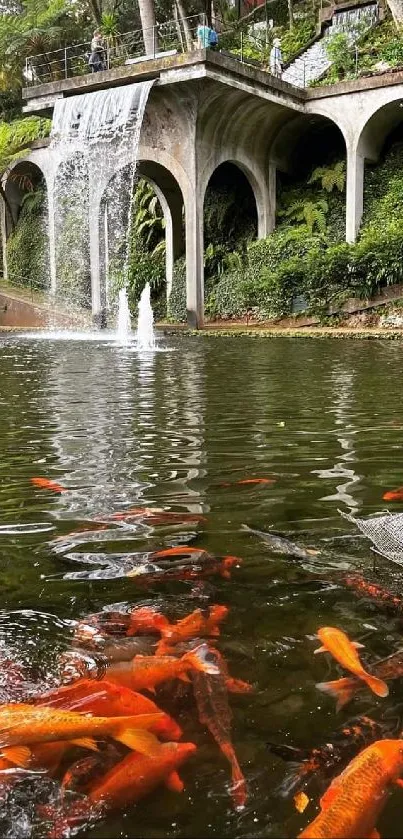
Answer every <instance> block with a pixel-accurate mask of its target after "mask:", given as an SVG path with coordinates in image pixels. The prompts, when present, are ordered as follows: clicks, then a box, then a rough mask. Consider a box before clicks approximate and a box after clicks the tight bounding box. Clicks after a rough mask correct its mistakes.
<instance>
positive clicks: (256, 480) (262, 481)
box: [219, 478, 276, 487]
mask: <svg viewBox="0 0 403 839" xmlns="http://www.w3.org/2000/svg"><path fill="white" fill-rule="evenodd" d="M275 483H276V479H275V478H244V479H243V480H242V481H233V482H228V483H227V482H224V483H221V484H219V486H220V487H231V486H253V485H259V484H275Z"/></svg>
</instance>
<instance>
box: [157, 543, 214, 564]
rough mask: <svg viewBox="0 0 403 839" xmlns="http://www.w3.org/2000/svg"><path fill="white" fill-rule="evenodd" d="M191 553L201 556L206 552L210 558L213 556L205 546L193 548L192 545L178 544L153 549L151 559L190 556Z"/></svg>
mask: <svg viewBox="0 0 403 839" xmlns="http://www.w3.org/2000/svg"><path fill="white" fill-rule="evenodd" d="M191 554H200V556H202V555H203V554H205V555H206V556H208V557H209V558H210V557H211V554H209V553H208V551H206V550H204V548H192V547H191V546H190V545H176V546H175V547H174V548H164V550H161V551H153V553H152V554H151V555H150V559H152V560H154V559H165V558H166V557H170V556H190V555H191ZM211 558H212V557H211Z"/></svg>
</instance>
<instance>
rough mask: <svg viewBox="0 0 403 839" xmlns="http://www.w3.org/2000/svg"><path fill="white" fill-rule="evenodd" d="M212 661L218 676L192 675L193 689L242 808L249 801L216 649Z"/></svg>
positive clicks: (237, 803) (236, 802) (238, 804)
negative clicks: (234, 742) (227, 766)
mask: <svg viewBox="0 0 403 839" xmlns="http://www.w3.org/2000/svg"><path fill="white" fill-rule="evenodd" d="M208 654H209V658H210V661H212V662H214V663H215V666H216V672H215V673H208V672H207V673H200V672H196V671H194V672H193V673H192V681H193V690H194V695H195V699H196V704H197V709H198V712H199V719H200V722H201V723H202V725H205V726H206V727H207V728H208V730H209V731H210V734H211V735H212V736H213V737H214V740H215V741H216V743H217V745H218V746H219V748H220V750H221V752H222V753H223V755H225V757H226V758H227V760H228V762H229V764H230V766H231V774H232V798H233V801H234V804H235V807H236V808H243V807H244V806H245V804H246V801H247V788H246V781H245V777H244V775H243V772H242V770H241V768H240V766H239V763H238V759H237V756H236V754H235V751H234V747H233V745H232V742H231V717H232V714H231V709H230V707H229V703H228V694H227V688H226V684H225V674H223V673H222V672H221V670H220V663H221V657H220V655H219V654H218V653H217V650H215V649H214V648H213V647H210V648H209V653H208Z"/></svg>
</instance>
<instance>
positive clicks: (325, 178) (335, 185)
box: [308, 160, 346, 192]
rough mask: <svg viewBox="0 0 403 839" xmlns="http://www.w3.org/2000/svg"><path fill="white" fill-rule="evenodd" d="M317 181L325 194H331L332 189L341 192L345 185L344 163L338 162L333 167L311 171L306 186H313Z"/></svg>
mask: <svg viewBox="0 0 403 839" xmlns="http://www.w3.org/2000/svg"><path fill="white" fill-rule="evenodd" d="M318 181H320V184H321V186H322V189H325V190H326V192H332V191H333V190H334V189H338V190H339V192H343V190H344V186H345V183H346V164H345V161H344V160H339V161H338V162H337V163H335V164H334V165H333V166H318V167H317V168H316V169H314V170H313V172H312V175H311V177H310V178H309V181H308V184H315V183H317V182H318Z"/></svg>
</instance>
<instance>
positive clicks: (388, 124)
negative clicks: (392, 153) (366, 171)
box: [356, 95, 403, 162]
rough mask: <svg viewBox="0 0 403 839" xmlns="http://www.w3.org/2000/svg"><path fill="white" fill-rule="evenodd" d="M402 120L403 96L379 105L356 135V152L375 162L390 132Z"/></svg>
mask: <svg viewBox="0 0 403 839" xmlns="http://www.w3.org/2000/svg"><path fill="white" fill-rule="evenodd" d="M402 122H403V96H402V95H400V96H398V97H396V98H395V99H393V100H392V101H388V102H386V103H385V104H383V105H381V107H379V108H378V109H377V110H376V111H374V112H373V113H372V114H371V116H369V117H368V119H367V120H366V122H365V123H364V124H363V125H362V127H361V130H360V132H359V133H358V134H357V137H356V148H357V153H358V154H359V155H361V156H362V157H363V158H364V159H365V160H370V161H372V162H376V161H377V160H378V159H379V155H380V153H381V151H382V148H383V146H384V144H385V141H386V139H387V137H388V135H389V134H391V132H392V131H393V130H394V129H395V128H397V126H398V125H399V124H400V123H402Z"/></svg>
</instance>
